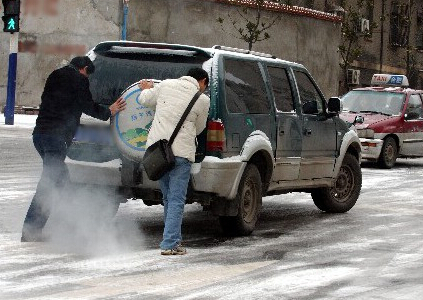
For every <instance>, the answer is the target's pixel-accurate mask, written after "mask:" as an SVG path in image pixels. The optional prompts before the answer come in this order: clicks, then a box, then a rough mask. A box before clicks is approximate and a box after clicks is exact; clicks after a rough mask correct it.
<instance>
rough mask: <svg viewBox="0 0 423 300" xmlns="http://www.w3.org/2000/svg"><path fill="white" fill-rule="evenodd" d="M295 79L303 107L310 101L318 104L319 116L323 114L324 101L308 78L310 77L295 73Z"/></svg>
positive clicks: (298, 72) (302, 73)
mask: <svg viewBox="0 0 423 300" xmlns="http://www.w3.org/2000/svg"><path fill="white" fill-rule="evenodd" d="M294 74H295V79H296V80H297V86H298V92H299V94H300V103H301V106H303V105H304V103H307V102H310V101H316V102H317V110H318V114H321V113H323V107H324V106H323V101H324V99H323V98H322V97H321V96H320V94H319V92H318V90H317V88H316V86H315V85H314V83H313V82H312V81H311V79H310V78H309V77H308V75H307V74H306V73H304V72H301V71H294Z"/></svg>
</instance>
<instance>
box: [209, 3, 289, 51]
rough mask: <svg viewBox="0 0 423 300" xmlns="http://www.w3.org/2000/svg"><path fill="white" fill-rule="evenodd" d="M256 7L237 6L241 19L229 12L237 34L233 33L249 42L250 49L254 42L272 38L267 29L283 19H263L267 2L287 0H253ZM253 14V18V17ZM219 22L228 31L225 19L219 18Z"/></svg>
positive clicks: (229, 17)
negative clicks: (267, 20) (266, 20)
mask: <svg viewBox="0 0 423 300" xmlns="http://www.w3.org/2000/svg"><path fill="white" fill-rule="evenodd" d="M251 2H253V3H254V7H247V6H244V7H242V8H237V9H236V12H237V14H236V15H237V17H238V18H239V20H237V19H236V18H234V16H232V15H231V14H230V13H228V20H229V22H230V23H231V24H232V26H233V27H234V28H235V30H236V32H237V33H238V34H237V35H233V36H234V37H235V38H237V39H240V40H243V41H245V42H247V43H248V50H251V49H252V48H253V44H255V43H257V42H260V41H264V40H267V39H269V38H270V34H269V33H268V32H267V30H268V29H269V28H270V27H272V26H273V25H274V24H275V23H276V22H277V21H278V20H280V19H281V16H277V17H274V18H272V19H271V20H270V21H269V22H264V21H263V16H262V12H263V9H264V5H265V3H266V2H277V3H279V2H285V1H265V0H252V1H251ZM251 15H253V18H251ZM217 22H219V23H220V24H221V25H222V29H223V31H226V30H225V28H224V22H225V19H224V18H222V17H219V18H217Z"/></svg>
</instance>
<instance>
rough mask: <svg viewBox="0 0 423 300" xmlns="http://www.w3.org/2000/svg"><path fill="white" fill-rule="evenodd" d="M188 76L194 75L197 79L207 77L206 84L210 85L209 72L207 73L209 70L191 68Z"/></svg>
mask: <svg viewBox="0 0 423 300" xmlns="http://www.w3.org/2000/svg"><path fill="white" fill-rule="evenodd" d="M187 76H191V77H194V78H195V79H197V81H199V80H202V79H204V78H206V85H209V74H207V72H206V71H204V70H203V69H202V68H191V69H190V70H189V71H188V73H187Z"/></svg>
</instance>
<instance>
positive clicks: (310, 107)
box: [303, 101, 319, 115]
mask: <svg viewBox="0 0 423 300" xmlns="http://www.w3.org/2000/svg"><path fill="white" fill-rule="evenodd" d="M318 112H319V109H318V108H317V101H307V102H306V103H304V104H303V113H305V114H307V115H315V114H317V113H318Z"/></svg>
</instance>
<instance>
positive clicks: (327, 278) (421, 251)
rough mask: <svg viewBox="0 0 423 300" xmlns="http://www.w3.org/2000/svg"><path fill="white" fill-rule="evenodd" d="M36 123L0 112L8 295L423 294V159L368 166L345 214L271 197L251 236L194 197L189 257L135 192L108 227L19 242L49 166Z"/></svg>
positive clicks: (1, 263)
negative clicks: (232, 233) (175, 251)
mask: <svg viewBox="0 0 423 300" xmlns="http://www.w3.org/2000/svg"><path fill="white" fill-rule="evenodd" d="M33 120H34V118H33V117H31V116H29V117H28V116H25V117H22V116H17V117H16V118H15V125H13V126H6V125H4V119H3V120H2V119H0V147H1V150H0V153H1V154H0V299H14V300H17V299H169V298H172V299H410V300H411V299H413V300H414V299H422V295H423V184H422V182H423V159H414V160H399V162H398V164H397V166H396V167H395V168H394V169H392V170H380V169H377V168H374V167H372V166H370V165H363V188H362V193H361V196H360V198H359V200H358V202H357V204H356V206H355V207H354V208H353V209H352V210H351V211H350V212H348V213H346V214H338V215H337V214H333V215H332V214H326V213H322V212H320V211H319V210H318V209H317V208H316V207H315V206H314V204H313V202H312V200H311V197H310V196H309V195H308V194H304V193H293V194H287V195H281V196H272V197H266V198H264V201H263V212H262V214H261V217H260V223H259V224H258V226H257V229H256V230H255V231H254V233H253V234H252V235H251V236H249V237H241V238H227V237H223V236H222V235H221V233H220V231H219V226H218V222H217V220H216V219H215V218H214V217H213V216H211V215H209V214H208V213H207V212H203V211H202V209H201V207H200V206H198V205H187V206H186V213H185V215H184V224H183V235H184V244H185V246H186V247H187V249H188V254H187V255H185V256H171V257H164V256H161V255H160V254H159V249H158V244H159V242H160V238H161V234H162V226H163V225H162V207H161V206H153V207H147V206H145V205H144V204H143V203H142V201H132V200H130V201H129V202H127V203H125V204H122V205H121V207H120V208H119V211H118V214H117V215H116V217H115V218H114V220H113V221H112V222H107V223H101V222H100V223H97V222H95V221H93V220H91V219H90V218H89V215H88V214H87V212H86V211H83V212H82V211H77V210H74V211H71V212H70V213H66V214H62V215H61V216H60V217H57V216H56V217H54V216H53V215H52V217H51V218H50V219H49V221H48V223H47V226H46V229H45V230H46V233H47V234H50V236H51V237H52V239H51V241H49V242H45V243H20V230H21V226H22V221H23V219H24V216H25V213H26V210H27V209H28V205H29V202H30V200H31V198H32V196H33V193H34V191H35V187H36V184H37V181H38V179H39V175H40V170H41V161H40V159H39V157H38V155H37V154H36V152H35V150H34V148H33V146H32V141H31V127H32V126H33ZM72 218H74V219H75V218H76V219H77V220H78V221H79V222H78V224H76V225H75V224H73V225H72V223H71V222H66V220H70V221H71V220H72ZM63 223H66V224H67V225H66V226H63Z"/></svg>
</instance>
